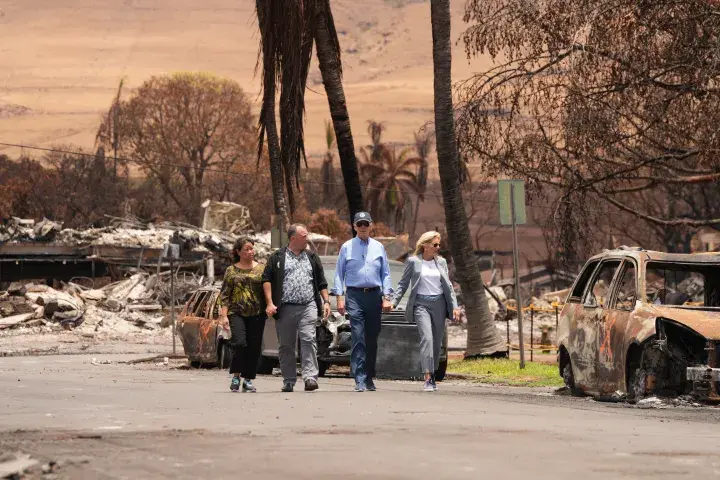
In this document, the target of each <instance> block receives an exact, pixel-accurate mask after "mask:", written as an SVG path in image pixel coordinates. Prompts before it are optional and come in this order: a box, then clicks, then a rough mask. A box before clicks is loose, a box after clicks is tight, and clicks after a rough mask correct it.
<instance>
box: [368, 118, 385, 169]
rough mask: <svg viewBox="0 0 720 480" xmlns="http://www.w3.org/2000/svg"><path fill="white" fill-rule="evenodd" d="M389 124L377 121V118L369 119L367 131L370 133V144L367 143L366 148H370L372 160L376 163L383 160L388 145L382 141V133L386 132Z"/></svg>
mask: <svg viewBox="0 0 720 480" xmlns="http://www.w3.org/2000/svg"><path fill="white" fill-rule="evenodd" d="M386 128H387V125H386V124H385V122H376V121H375V120H368V127H367V132H368V135H370V142H371V143H370V145H367V146H366V147H365V148H364V149H365V150H369V151H370V154H369V157H370V160H371V161H373V162H376V163H380V162H382V160H383V153H384V150H385V148H386V145H385V144H384V143H383V142H382V134H383V132H385V130H386Z"/></svg>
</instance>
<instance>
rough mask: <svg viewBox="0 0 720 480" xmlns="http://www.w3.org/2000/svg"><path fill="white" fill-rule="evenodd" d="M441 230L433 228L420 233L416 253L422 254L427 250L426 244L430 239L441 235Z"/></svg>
mask: <svg viewBox="0 0 720 480" xmlns="http://www.w3.org/2000/svg"><path fill="white" fill-rule="evenodd" d="M441 236H442V235H440V232H436V231H434V230H431V231H429V232H425V233H423V234H422V235H420V238H418V241H417V243H416V244H415V255H420V254H421V253H423V252H424V251H425V244H426V243H430V241H431V240H432V239H433V238H436V237H441Z"/></svg>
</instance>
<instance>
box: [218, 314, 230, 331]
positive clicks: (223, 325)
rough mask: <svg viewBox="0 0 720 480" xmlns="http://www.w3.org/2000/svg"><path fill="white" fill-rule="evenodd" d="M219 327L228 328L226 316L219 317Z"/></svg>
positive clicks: (228, 321)
mask: <svg viewBox="0 0 720 480" xmlns="http://www.w3.org/2000/svg"><path fill="white" fill-rule="evenodd" d="M220 325H221V326H222V327H223V328H230V320H228V317H227V315H221V316H220Z"/></svg>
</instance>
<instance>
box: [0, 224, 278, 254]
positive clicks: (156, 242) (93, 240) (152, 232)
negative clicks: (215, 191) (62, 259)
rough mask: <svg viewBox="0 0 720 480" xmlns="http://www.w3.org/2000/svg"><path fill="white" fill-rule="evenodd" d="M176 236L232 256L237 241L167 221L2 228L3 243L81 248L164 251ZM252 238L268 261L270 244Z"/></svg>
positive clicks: (196, 247)
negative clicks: (89, 225) (99, 247)
mask: <svg viewBox="0 0 720 480" xmlns="http://www.w3.org/2000/svg"><path fill="white" fill-rule="evenodd" d="M173 235H175V238H176V239H178V240H179V241H180V243H181V246H182V248H183V249H184V250H188V251H194V252H217V253H228V252H230V251H232V247H233V244H234V242H235V240H236V238H237V236H236V235H232V234H229V233H226V232H221V231H217V230H212V231H209V230H203V229H201V228H198V227H194V226H192V225H185V224H178V223H172V222H163V223H160V224H152V223H148V224H144V223H142V222H139V221H137V222H132V221H128V220H127V219H121V220H120V221H118V222H115V224H114V225H110V226H107V227H102V228H88V229H84V230H75V229H72V228H65V229H64V228H62V224H60V223H57V222H53V221H50V220H48V219H43V220H42V221H41V222H38V223H35V222H34V221H33V220H25V219H20V218H12V219H11V220H10V221H8V222H7V224H6V225H0V244H1V243H31V242H37V243H53V244H63V245H77V246H103V245H107V246H114V247H144V248H148V249H151V248H153V249H161V248H163V245H165V244H166V243H168V241H169V239H170V238H171V237H173ZM249 236H250V237H252V238H254V239H256V240H257V241H258V243H259V245H258V248H256V254H257V255H258V257H260V258H266V257H267V256H269V254H270V244H269V241H268V242H261V240H264V239H265V237H264V236H255V235H252V234H250V235H249Z"/></svg>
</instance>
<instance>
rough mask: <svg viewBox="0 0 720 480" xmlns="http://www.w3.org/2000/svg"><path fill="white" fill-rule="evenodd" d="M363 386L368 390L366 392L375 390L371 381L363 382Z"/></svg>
mask: <svg viewBox="0 0 720 480" xmlns="http://www.w3.org/2000/svg"><path fill="white" fill-rule="evenodd" d="M365 386H366V388H367V389H368V392H374V391H376V390H377V387H376V386H375V382H373V381H372V380H368V381H367V382H365Z"/></svg>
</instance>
